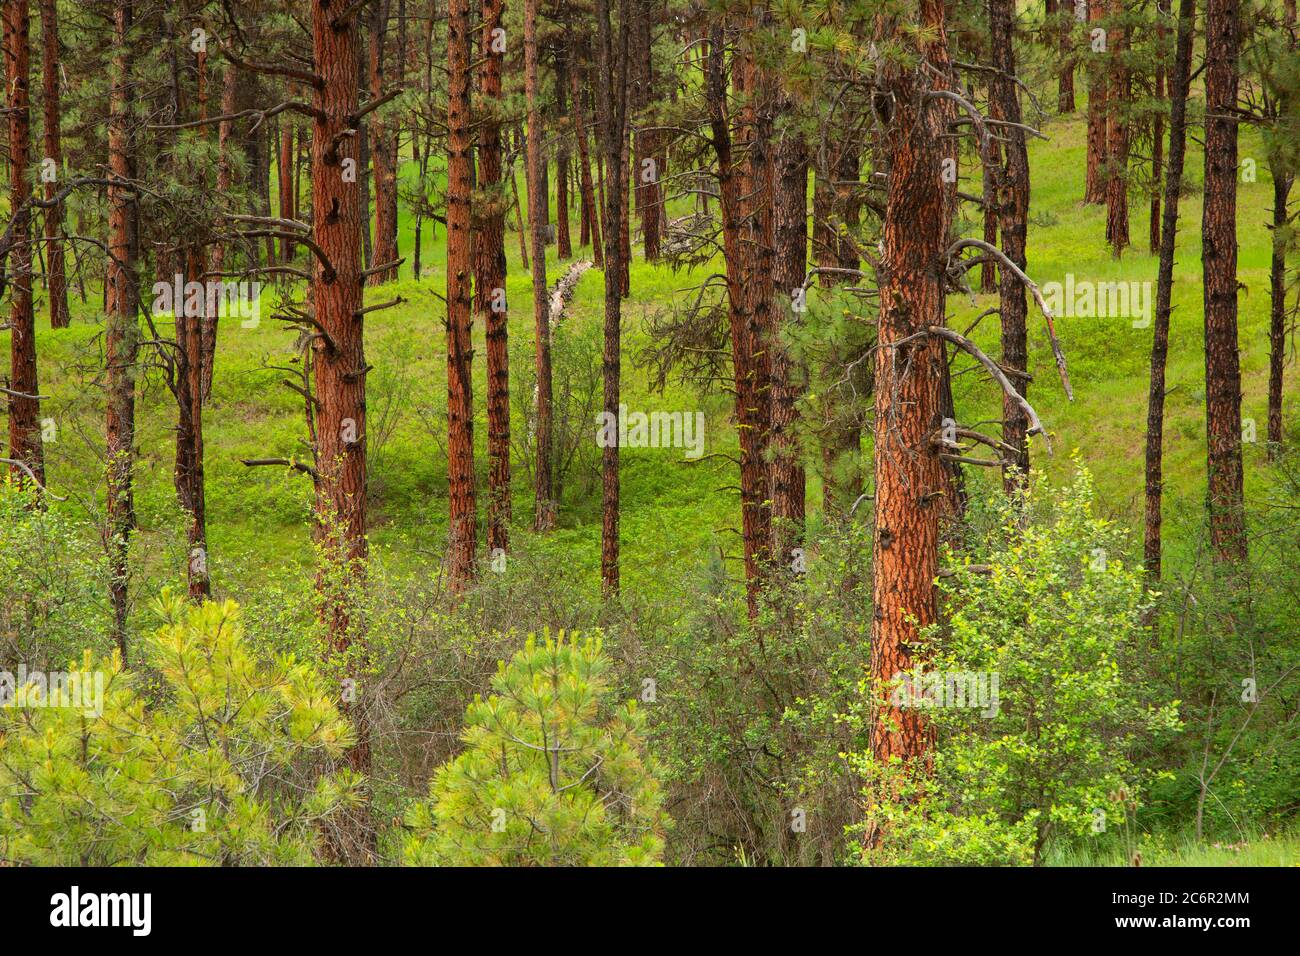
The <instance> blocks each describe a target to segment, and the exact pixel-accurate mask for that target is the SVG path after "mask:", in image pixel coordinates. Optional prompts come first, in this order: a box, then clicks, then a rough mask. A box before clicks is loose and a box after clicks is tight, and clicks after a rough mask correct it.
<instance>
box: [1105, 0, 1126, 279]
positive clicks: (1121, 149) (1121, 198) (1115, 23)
mask: <svg viewBox="0 0 1300 956" xmlns="http://www.w3.org/2000/svg"><path fill="white" fill-rule="evenodd" d="M1110 14H1111V15H1110V21H1109V22H1110V24H1111V26H1110V30H1109V40H1108V46H1109V53H1108V57H1109V59H1110V64H1111V66H1110V76H1109V81H1108V84H1107V94H1106V149H1107V173H1106V239H1107V241H1108V242H1109V243H1110V246H1111V249H1112V250H1113V251H1114V254H1115V257H1116V258H1119V255H1120V253H1121V252H1123V251H1124V248H1125V247H1126V246H1128V244H1129V228H1128V151H1129V125H1128V124H1129V121H1128V111H1129V109H1130V107H1131V106H1132V78H1131V76H1130V72H1129V67H1128V64H1127V62H1126V60H1125V58H1126V57H1127V56H1128V25H1127V24H1126V23H1125V9H1124V0H1111V5H1110Z"/></svg>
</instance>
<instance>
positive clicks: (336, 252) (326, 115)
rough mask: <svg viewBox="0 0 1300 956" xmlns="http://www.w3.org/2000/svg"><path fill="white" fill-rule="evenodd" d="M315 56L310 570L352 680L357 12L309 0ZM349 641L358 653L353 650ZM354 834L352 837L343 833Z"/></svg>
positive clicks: (365, 848)
mask: <svg viewBox="0 0 1300 956" xmlns="http://www.w3.org/2000/svg"><path fill="white" fill-rule="evenodd" d="M311 10H312V18H311V23H312V51H313V61H314V63H315V66H316V71H317V73H318V74H319V76H320V78H321V82H320V83H319V84H318V85H316V86H315V88H314V89H313V91H312V107H313V109H314V110H315V116H314V117H313V119H312V138H311V186H312V189H311V196H312V217H311V231H312V239H313V240H314V242H315V244H316V246H317V247H318V248H319V249H320V250H321V252H322V253H323V255H324V257H325V259H326V260H327V261H320V259H319V257H317V258H316V260H315V261H313V264H312V269H311V284H310V288H309V290H308V294H309V295H310V297H311V302H310V304H311V307H312V310H313V312H314V315H315V319H316V322H317V323H318V324H319V326H320V329H321V332H322V333H323V334H322V335H321V336H319V337H317V338H316V339H314V340H313V342H312V373H313V375H314V378H315V385H316V403H317V404H316V469H317V473H318V476H319V477H318V479H317V481H316V520H317V523H318V531H319V544H320V550H321V552H322V558H323V560H324V562H325V565H324V566H322V568H321V569H320V571H319V572H318V574H317V587H318V591H319V603H320V615H321V620H322V623H323V624H324V626H325V630H326V633H327V636H328V639H329V643H330V647H331V650H332V651H333V653H334V654H335V655H337V656H338V657H339V658H340V659H342V660H344V661H345V662H346V666H347V667H348V668H349V670H351V671H352V672H353V673H354V674H355V673H357V671H356V670H355V669H354V668H359V667H364V663H365V661H364V658H365V653H364V640H365V636H364V635H365V621H364V620H362V619H361V618H360V615H359V614H357V612H356V608H355V595H356V593H357V591H359V590H360V589H361V588H363V587H364V586H365V583H364V582H365V577H366V567H365V565H366V559H367V555H368V550H369V549H368V545H367V542H366V372H367V366H366V358H365V338H364V325H363V316H362V313H361V312H360V308H361V300H362V295H361V285H362V277H361V233H362V218H361V195H360V193H361V190H362V188H363V187H362V176H361V174H362V171H363V170H362V163H361V157H360V155H359V149H360V144H359V143H358V141H357V140H358V137H357V135H356V125H355V121H354V120H353V119H352V117H353V115H354V114H355V113H356V112H357V87H358V84H357V77H358V74H359V70H360V57H359V53H358V47H357V25H356V18H355V16H347V17H343V18H342V19H341V20H340V21H339V22H338V23H337V24H336V22H335V21H336V19H337V18H338V15H339V14H340V13H341V12H342V11H340V10H339V9H338V4H336V3H332V2H330V0H313V2H312V5H311ZM354 645H357V646H358V647H359V648H361V653H360V654H356V652H355V651H353V652H352V653H351V654H350V653H349V651H350V649H351V648H353V646H354ZM345 709H347V710H348V711H349V716H351V718H352V719H353V721H354V723H355V725H356V729H357V744H356V746H354V747H353V748H352V749H351V750H350V751H349V753H348V762H349V764H350V765H351V767H352V769H354V770H356V771H357V772H359V773H369V770H370V735H369V727H368V721H367V719H366V711H365V708H364V707H362V706H356V707H346V708H345ZM350 836H351V835H349V837H350ZM357 837H358V841H357V842H358V843H359V845H350V846H346V847H343V848H341V852H342V853H343V854H344V855H346V856H348V857H351V856H353V855H356V854H359V855H362V856H365V855H367V854H368V852H369V851H370V850H372V849H373V833H372V832H370V831H369V830H368V828H367V829H366V831H365V832H364V833H361V834H358V835H357Z"/></svg>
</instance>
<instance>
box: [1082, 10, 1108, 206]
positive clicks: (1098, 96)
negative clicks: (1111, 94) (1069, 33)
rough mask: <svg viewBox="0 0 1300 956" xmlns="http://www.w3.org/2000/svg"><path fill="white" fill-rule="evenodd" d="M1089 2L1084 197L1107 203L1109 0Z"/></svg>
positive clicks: (1084, 199) (1085, 200) (1088, 199)
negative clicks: (1107, 36)
mask: <svg viewBox="0 0 1300 956" xmlns="http://www.w3.org/2000/svg"><path fill="white" fill-rule="evenodd" d="M1087 3H1088V40H1087V42H1088V44H1089V50H1090V51H1091V52H1090V54H1089V56H1088V59H1087V77H1088V167H1087V178H1086V179H1085V181H1084V190H1083V201H1084V202H1085V203H1098V204H1100V203H1104V202H1105V201H1106V185H1107V180H1106V168H1107V167H1106V158H1107V156H1109V155H1110V151H1109V149H1108V146H1107V139H1106V133H1107V125H1108V124H1107V112H1106V102H1107V95H1108V94H1107V82H1106V81H1107V72H1108V71H1107V69H1106V63H1107V60H1106V56H1107V54H1106V50H1107V49H1108V43H1107V39H1106V28H1105V27H1104V26H1102V21H1103V20H1104V19H1105V17H1106V0H1087Z"/></svg>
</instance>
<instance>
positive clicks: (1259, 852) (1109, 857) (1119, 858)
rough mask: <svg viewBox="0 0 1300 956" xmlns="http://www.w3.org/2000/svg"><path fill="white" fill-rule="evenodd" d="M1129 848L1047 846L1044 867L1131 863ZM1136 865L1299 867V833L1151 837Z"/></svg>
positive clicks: (1077, 845) (1140, 850)
mask: <svg viewBox="0 0 1300 956" xmlns="http://www.w3.org/2000/svg"><path fill="white" fill-rule="evenodd" d="M1132 852H1133V851H1131V850H1130V849H1126V848H1124V847H1122V846H1120V845H1118V844H1116V843H1114V842H1110V843H1106V844H1104V845H1102V846H1097V845H1088V844H1076V845H1072V846H1058V847H1054V848H1051V849H1049V851H1048V853H1047V856H1046V860H1045V862H1046V864H1047V865H1048V866H1131V865H1132V864H1133V862H1134V861H1133V857H1132ZM1137 854H1138V858H1139V859H1138V865H1140V866H1194V867H1199V866H1300V834H1296V833H1279V834H1274V835H1268V834H1256V835H1252V836H1249V837H1241V838H1239V839H1238V840H1237V841H1235V842H1232V841H1227V840H1225V841H1223V842H1215V843H1210V844H1205V843H1198V842H1197V841H1196V839H1195V838H1194V837H1192V836H1190V835H1187V836H1183V837H1180V838H1178V839H1177V840H1170V839H1165V838H1154V839H1150V840H1146V841H1144V842H1143V843H1142V844H1141V845H1140V847H1139V848H1138V850H1137Z"/></svg>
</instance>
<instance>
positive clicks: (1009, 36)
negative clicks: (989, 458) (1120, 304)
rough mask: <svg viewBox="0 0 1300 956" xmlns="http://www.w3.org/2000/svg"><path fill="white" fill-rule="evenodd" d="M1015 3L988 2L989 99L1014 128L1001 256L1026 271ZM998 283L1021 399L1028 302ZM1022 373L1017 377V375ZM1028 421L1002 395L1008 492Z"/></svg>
mask: <svg viewBox="0 0 1300 956" xmlns="http://www.w3.org/2000/svg"><path fill="white" fill-rule="evenodd" d="M1014 24H1015V5H1014V0H989V33H990V37H991V40H992V43H991V48H992V54H993V68H994V70H995V71H996V72H995V73H994V74H993V78H992V80H991V81H990V83H991V89H990V93H991V99H992V100H994V101H996V103H997V115H998V116H999V117H1000V118H1001V119H1003V120H1005V121H1006V122H1008V123H1010V124H1012V125H1010V126H1008V127H1007V128H1006V132H1005V134H1004V135H1005V137H1006V142H1005V143H1003V145H1002V150H1001V153H1002V156H1003V164H1002V168H1001V170H1000V171H999V177H998V178H999V179H1000V183H999V186H1000V188H999V197H998V226H999V231H1000V232H1001V233H1002V252H1003V253H1004V254H1005V255H1006V257H1007V258H1008V259H1010V260H1011V261H1012V262H1013V263H1014V264H1015V266H1016V267H1017V268H1018V269H1020V270H1021V271H1022V272H1023V271H1024V269H1025V266H1026V244H1027V232H1028V224H1029V152H1028V150H1027V149H1026V147H1025V130H1024V129H1023V127H1022V126H1021V125H1020V123H1021V115H1020V96H1019V92H1018V89H1017V87H1016V54H1015V46H1014V32H1015V31H1014ZM1000 271H1001V281H1000V283H999V285H998V308H999V312H1000V315H1001V318H1002V369H1003V371H1004V372H1006V373H1007V374H1008V375H1009V376H1013V377H1014V379H1015V384H1016V386H1017V390H1018V391H1019V393H1020V395H1021V396H1022V397H1028V390H1029V374H1028V371H1029V342H1028V329H1027V316H1028V302H1027V297H1026V295H1025V286H1024V283H1023V282H1022V281H1021V280H1020V277H1019V276H1017V275H1015V274H1014V273H1013V272H1012V271H1011V270H1010V269H1002V270H1000ZM1017 373H1019V374H1017ZM1028 430H1029V417H1028V415H1027V414H1026V413H1025V409H1024V406H1023V404H1022V403H1021V402H1020V401H1017V400H1016V399H1014V398H1012V397H1011V396H1010V395H1006V394H1004V395H1003V397H1002V441H1003V443H1004V444H1005V445H1006V446H1007V448H1006V449H1004V450H1003V455H1005V456H1006V459H1005V460H1006V462H1007V463H1006V464H1005V465H1004V466H1003V469H1002V481H1003V485H1004V486H1005V488H1006V489H1007V491H1008V492H1012V491H1014V490H1015V489H1016V487H1017V485H1018V483H1019V482H1020V481H1021V480H1022V479H1023V478H1024V477H1025V476H1027V475H1028V474H1029V436H1028Z"/></svg>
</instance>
